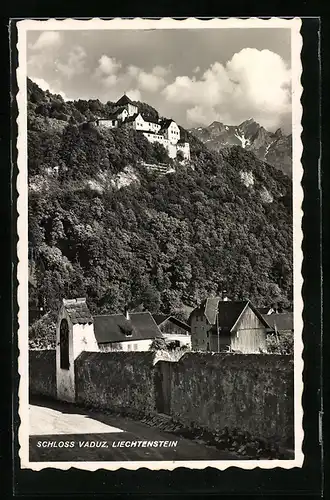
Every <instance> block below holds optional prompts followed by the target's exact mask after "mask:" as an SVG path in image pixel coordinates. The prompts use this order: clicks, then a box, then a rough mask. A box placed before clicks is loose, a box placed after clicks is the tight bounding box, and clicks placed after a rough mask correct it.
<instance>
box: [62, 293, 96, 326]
mask: <svg viewBox="0 0 330 500" xmlns="http://www.w3.org/2000/svg"><path fill="white" fill-rule="evenodd" d="M63 305H64V307H65V310H66V312H67V313H68V316H69V318H70V320H71V322H72V323H73V324H74V325H75V324H80V325H85V324H86V323H93V318H92V315H91V313H90V311H89V309H88V307H87V304H86V299H84V298H82V299H63Z"/></svg>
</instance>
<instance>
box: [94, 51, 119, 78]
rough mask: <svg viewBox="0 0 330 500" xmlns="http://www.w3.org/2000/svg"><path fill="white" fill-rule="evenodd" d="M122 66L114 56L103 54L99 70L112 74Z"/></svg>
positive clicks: (99, 71)
mask: <svg viewBox="0 0 330 500" xmlns="http://www.w3.org/2000/svg"><path fill="white" fill-rule="evenodd" d="M120 68H121V63H120V62H119V61H117V60H116V59H115V58H114V57H108V56H106V55H104V54H103V56H101V57H100V59H99V65H98V68H97V72H98V73H100V74H102V73H103V74H105V75H112V74H114V73H117V72H118V70H119V69H120Z"/></svg>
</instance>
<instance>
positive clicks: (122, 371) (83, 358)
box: [75, 352, 155, 413]
mask: <svg viewBox="0 0 330 500" xmlns="http://www.w3.org/2000/svg"><path fill="white" fill-rule="evenodd" d="M153 358H154V354H153V353H152V352H134V353H131V352H99V353H90V352H83V353H82V354H81V355H80V356H79V357H78V358H77V359H76V361H75V379H76V402H77V403H78V404H81V405H87V406H95V407H98V408H105V409H111V410H127V411H129V412H130V413H134V412H145V413H148V412H153V411H155V388H154V368H153Z"/></svg>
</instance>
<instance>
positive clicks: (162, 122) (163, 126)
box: [159, 118, 175, 130]
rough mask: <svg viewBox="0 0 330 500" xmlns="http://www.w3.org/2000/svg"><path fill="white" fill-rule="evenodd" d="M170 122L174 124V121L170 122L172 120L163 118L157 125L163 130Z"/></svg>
mask: <svg viewBox="0 0 330 500" xmlns="http://www.w3.org/2000/svg"><path fill="white" fill-rule="evenodd" d="M172 122H174V120H172V118H164V120H161V121H160V122H159V125H160V126H161V127H162V129H163V130H165V129H167V128H168V127H169V126H170V125H171V123H172ZM174 123H175V122H174Z"/></svg>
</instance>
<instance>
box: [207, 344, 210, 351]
mask: <svg viewBox="0 0 330 500" xmlns="http://www.w3.org/2000/svg"><path fill="white" fill-rule="evenodd" d="M206 349H207V350H208V351H209V350H210V344H209V342H208V343H207V347H206Z"/></svg>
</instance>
